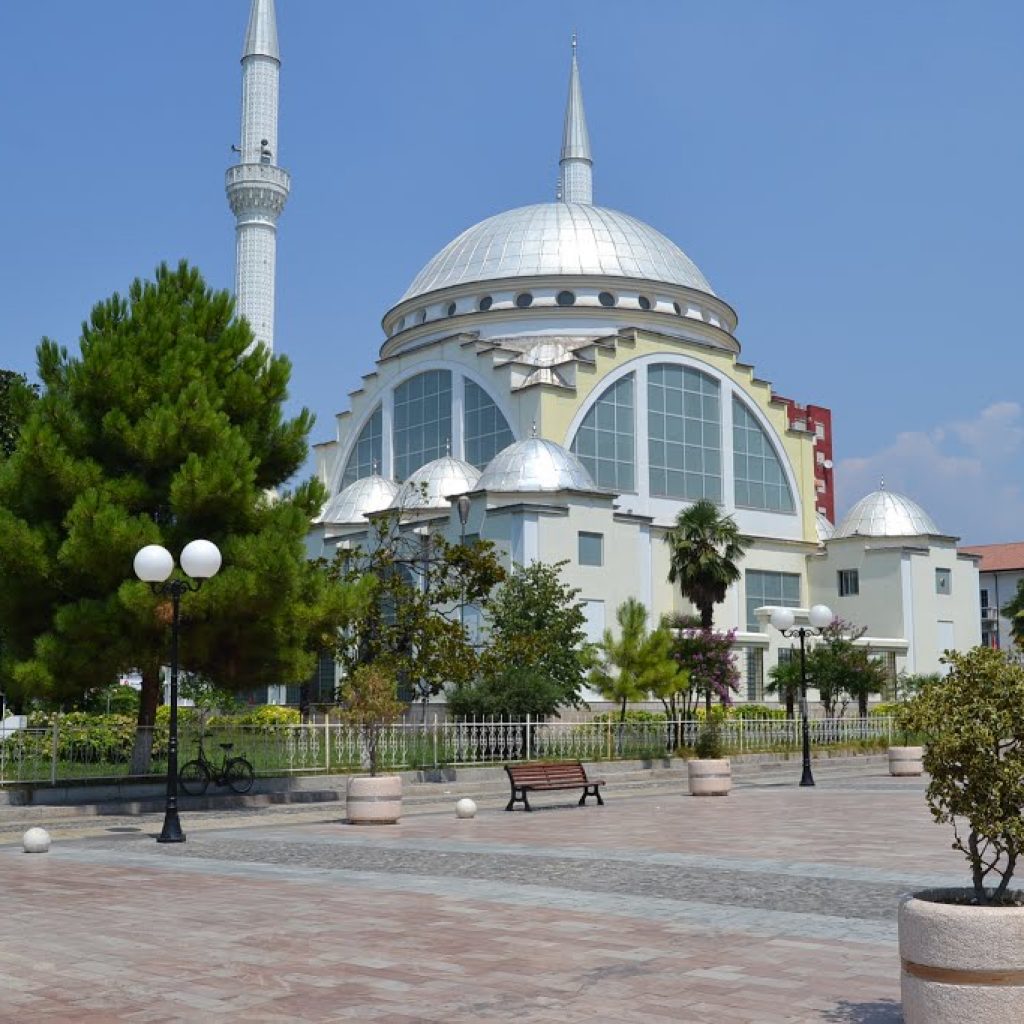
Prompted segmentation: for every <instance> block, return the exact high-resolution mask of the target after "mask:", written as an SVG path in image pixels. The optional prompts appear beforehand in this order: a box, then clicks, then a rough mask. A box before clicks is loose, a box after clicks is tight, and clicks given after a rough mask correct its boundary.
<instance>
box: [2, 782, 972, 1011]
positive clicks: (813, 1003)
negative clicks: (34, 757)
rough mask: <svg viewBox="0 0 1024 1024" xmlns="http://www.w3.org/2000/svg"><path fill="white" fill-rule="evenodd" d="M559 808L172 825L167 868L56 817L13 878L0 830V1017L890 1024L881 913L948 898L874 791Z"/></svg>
mask: <svg viewBox="0 0 1024 1024" xmlns="http://www.w3.org/2000/svg"><path fill="white" fill-rule="evenodd" d="M560 796H561V797H563V798H564V796H565V795H564V794H551V796H550V798H549V799H548V801H547V803H548V805H556V806H549V807H548V808H546V809H544V810H541V811H538V812H536V813H534V814H532V815H529V814H524V813H522V812H520V813H514V814H506V813H504V812H503V811H501V810H500V809H499V805H498V802H494V801H485V802H484V805H483V806H482V807H481V811H480V814H479V815H478V817H477V818H476V819H475V820H472V821H458V820H456V818H455V817H454V813H453V809H452V807H453V802H454V797H453V796H449V797H448V798H447V799H446V800H445V802H444V803H435V804H421V805H418V806H414V807H410V808H409V813H408V814H407V815H406V816H405V817H404V818H403V820H402V823H401V824H400V825H397V826H389V827H378V828H365V829H359V828H356V827H353V826H346V825H344V824H342V823H341V821H340V819H341V818H342V816H343V813H344V810H343V806H340V805H336V804H334V805H319V806H316V807H312V806H311V807H302V808H299V807H275V808H267V809H263V810H258V811H256V812H255V813H254V812H251V811H239V812H229V813H222V814H211V813H205V814H185V815H183V825H184V827H185V830H186V832H187V833H188V842H187V843H185V844H182V845H178V846H165V845H160V844H157V843H155V842H153V839H152V838H151V836H152V834H155V832H157V831H158V830H159V820H160V816H159V815H146V816H145V817H142V818H131V819H128V822H129V823H128V824H125V825H122V824H120V823H118V824H114V823H113V821H112V819H106V818H103V819H91V820H82V819H77V820H70V821H68V822H66V823H65V822H58V823H57V825H56V826H55V828H54V835H55V842H54V846H53V849H52V850H51V852H50V853H49V854H45V855H36V856H29V855H26V854H22V853H21V852H20V850H19V848H18V847H17V846H15V845H13V844H12V842H11V841H12V840H13V839H15V838H16V836H15V835H14V834H13V832H12V831H10V830H8V831H7V832H6V834H4V835H3V841H4V842H6V843H7V845H4V846H0V871H2V872H3V876H4V880H5V896H6V900H5V905H6V907H7V908H8V912H7V913H6V914H5V915H4V916H3V917H2V918H0V955H2V960H0V963H2V964H3V966H2V967H0V1019H2V1020H13V1019H28V1020H45V1021H47V1022H51V1021H69V1022H70V1021H75V1022H100V1021H103V1022H109V1021H133V1022H162V1021H196V1022H207V1021H239V1022H241V1021H245V1022H253V1024H259V1022H278V1021H280V1022H284V1021H386V1022H389V1024H392V1022H393V1024H410V1022H414V1021H416V1022H438V1024H441V1022H445V1024H449V1022H450V1024H463V1022H465V1024H470V1022H473V1024H478V1022H490V1021H493V1022H506V1021H508V1022H511V1021H515V1022H517V1024H541V1022H545V1024H546V1022H552V1024H554V1022H556V1021H557V1022H570V1024H575V1022H580V1024H582V1022H584V1021H586V1022H595V1021H596V1022H607V1024H612V1022H615V1024H618V1022H626V1024H640V1022H644V1024H661V1022H669V1021H671V1022H707V1024H741V1022H745V1024H782V1022H787V1024H804V1022H812V1021H815V1022H819V1021H839V1022H855V1024H896V1022H898V1021H899V1020H900V1019H901V1017H900V1014H899V1009H898V1000H899V986H898V976H899V968H898V960H897V956H896V946H895V908H896V902H897V899H898V897H899V894H900V893H901V892H902V891H905V890H907V889H911V888H916V887H923V886H924V885H927V884H935V883H943V882H954V883H957V882H959V883H962V882H963V880H964V877H965V875H964V867H963V866H962V865H961V864H960V862H959V859H958V857H957V856H956V855H955V854H954V853H953V852H952V851H951V850H949V849H948V841H947V840H948V836H947V835H946V833H945V831H944V830H943V829H942V828H941V827H939V826H936V825H934V824H932V822H931V821H930V819H929V816H928V813H927V809H926V807H925V803H924V799H923V786H922V785H921V783H920V780H896V779H889V778H888V776H884V775H882V774H880V773H878V772H877V770H862V771H861V772H860V773H859V774H856V775H846V776H838V777H834V778H823V779H822V780H821V782H820V784H819V786H818V787H817V788H816V789H813V790H808V789H800V788H798V787H796V786H795V785H793V786H767V787H765V786H761V787H755V786H749V787H746V788H739V789H737V790H736V791H735V792H734V793H733V795H732V796H730V797H728V798H726V799H694V798H689V797H686V796H683V795H682V790H681V788H680V787H678V786H675V785H672V786H665V787H663V788H661V789H656V790H651V791H646V792H645V791H644V790H642V789H636V790H633V791H629V792H628V793H616V791H615V789H614V787H611V786H610V787H609V790H608V793H607V804H606V806H605V807H603V808H597V807H594V806H590V807H587V808H577V807H575V806H567V805H566V802H565V800H564V799H561V800H560V799H559V797H560ZM499 800H500V798H499ZM500 803H501V805H503V800H501V801H500ZM573 803H574V801H573ZM10 810H14V809H13V808H12V809H10ZM19 810H21V809H19ZM5 816H6V815H5ZM118 821H119V822H120V819H118ZM121 828H132V829H142V831H131V832H125V831H114V832H112V831H108V829H121Z"/></svg>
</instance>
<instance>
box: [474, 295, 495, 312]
mask: <svg viewBox="0 0 1024 1024" xmlns="http://www.w3.org/2000/svg"><path fill="white" fill-rule="evenodd" d="M493 302H494V299H492V298H491V297H490V295H485V296H484V297H483V298H482V299H481V300H480V302H479V303H478V304H477V309H479V310H480V312H481V313H486V312H487V310H489V309H490V308H491V305H492V304H493Z"/></svg>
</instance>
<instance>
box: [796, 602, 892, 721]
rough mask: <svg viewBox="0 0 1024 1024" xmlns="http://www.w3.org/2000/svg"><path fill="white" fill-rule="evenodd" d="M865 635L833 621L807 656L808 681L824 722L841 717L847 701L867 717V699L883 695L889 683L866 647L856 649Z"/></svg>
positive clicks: (840, 622) (847, 625)
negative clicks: (818, 699)
mask: <svg viewBox="0 0 1024 1024" xmlns="http://www.w3.org/2000/svg"><path fill="white" fill-rule="evenodd" d="M865 632H866V630H865V628H864V627H856V626H854V625H853V624H852V623H849V622H844V621H843V620H842V619H838V618H837V619H834V620H833V621H832V622H831V623H830V624H829V625H828V626H826V627H825V628H824V629H823V630H822V633H821V642H820V643H817V644H815V645H814V647H813V648H812V649H811V650H810V652H809V653H808V655H807V677H808V680H809V681H810V682H811V684H812V685H814V686H816V687H817V689H818V695H819V698H820V699H821V703H822V704H823V705H824V708H825V715H826V717H827V718H834V717H837V715H836V712H837V711H838V712H839V716H838V717H842V713H843V712H844V711H845V709H846V704H847V702H848V701H850V700H855V701H856V702H857V706H858V710H859V712H860V715H861V717H862V718H863V717H865V716H866V715H867V713H868V698H869V697H870V696H871V695H872V694H876V693H882V692H883V691H884V690H885V688H886V687H887V685H888V683H889V677H888V674H887V672H886V670H885V666H884V665H883V664H882V663H881V662H879V661H876V660H875V659H874V658H872V657H871V652H870V651H869V650H868V648H866V647H858V646H856V645H855V642H854V641H856V640H859V639H860V637H862V636H863V635H864V633H865Z"/></svg>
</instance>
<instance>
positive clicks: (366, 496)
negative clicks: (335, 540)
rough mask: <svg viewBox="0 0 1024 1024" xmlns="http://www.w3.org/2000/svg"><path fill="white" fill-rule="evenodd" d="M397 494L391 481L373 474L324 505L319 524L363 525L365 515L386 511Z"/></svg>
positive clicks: (395, 486)
mask: <svg viewBox="0 0 1024 1024" xmlns="http://www.w3.org/2000/svg"><path fill="white" fill-rule="evenodd" d="M397 493H398V484H396V483H395V482H394V481H393V480H385V479H384V477H382V476H378V475H377V474H374V475H373V476H364V477H363V478H362V479H361V480H356V481H355V483H351V484H349V485H348V487H346V488H344V489H343V490H341V491H339V492H338V493H337V494H335V495H334V497H333V498H331V499H330V500H329V501H328V502H327V504H326V505H324V510H323V512H321V513H320V522H321V523H365V522H367V518H366V516H367V513H370V512H380V511H382V510H383V509H386V508H387V507H388V506H389V505H390V504H391V502H392V501H393V500H394V497H395V495H396V494H397Z"/></svg>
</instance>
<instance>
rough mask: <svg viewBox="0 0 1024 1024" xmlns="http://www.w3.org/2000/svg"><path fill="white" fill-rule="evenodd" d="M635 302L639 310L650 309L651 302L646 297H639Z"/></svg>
mask: <svg viewBox="0 0 1024 1024" xmlns="http://www.w3.org/2000/svg"><path fill="white" fill-rule="evenodd" d="M636 301H637V302H639V303H640V308H641V309H650V308H651V300H650V299H649V298H647V296H646V295H641V296H640V298H638V299H637V300H636Z"/></svg>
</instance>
